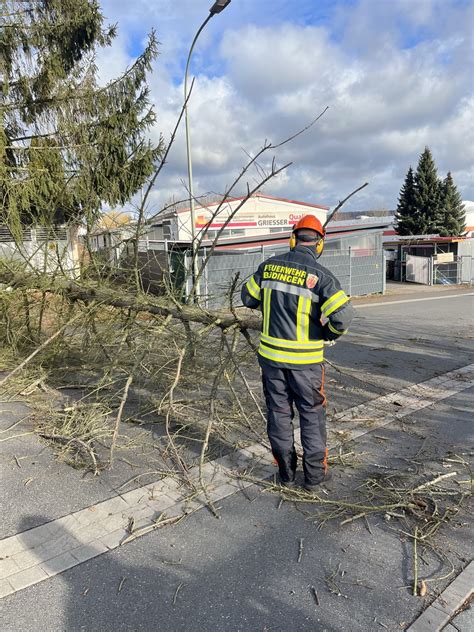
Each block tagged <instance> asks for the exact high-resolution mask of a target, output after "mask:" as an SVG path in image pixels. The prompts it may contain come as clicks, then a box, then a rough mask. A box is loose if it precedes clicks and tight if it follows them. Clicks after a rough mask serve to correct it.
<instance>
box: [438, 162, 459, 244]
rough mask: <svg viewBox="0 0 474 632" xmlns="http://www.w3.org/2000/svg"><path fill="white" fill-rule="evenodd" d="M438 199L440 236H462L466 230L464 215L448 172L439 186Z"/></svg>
mask: <svg viewBox="0 0 474 632" xmlns="http://www.w3.org/2000/svg"><path fill="white" fill-rule="evenodd" d="M440 198H441V200H440V210H441V222H440V226H439V234H440V235H442V236H448V235H454V236H458V235H462V233H463V232H464V231H465V229H466V223H465V221H466V213H465V211H464V205H463V203H462V198H461V195H460V193H459V191H458V190H457V188H456V185H455V184H454V180H453V177H452V175H451V172H448V175H447V176H446V178H445V179H444V181H443V182H442V183H441V184H440Z"/></svg>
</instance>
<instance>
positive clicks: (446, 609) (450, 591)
mask: <svg viewBox="0 0 474 632" xmlns="http://www.w3.org/2000/svg"><path fill="white" fill-rule="evenodd" d="M473 592H474V561H472V562H470V563H469V564H468V565H467V566H466V568H465V569H464V570H463V571H461V573H460V574H459V575H458V576H457V577H456V579H455V580H454V581H452V582H451V584H449V586H448V587H447V588H446V589H445V590H444V591H443V592H442V593H441V595H439V596H438V597H437V598H436V599H435V600H434V601H433V603H432V604H431V605H430V606H428V608H426V610H425V611H424V612H422V613H421V615H420V616H419V617H418V619H416V621H414V622H413V623H412V624H411V626H410V627H409V628H407V629H406V632H438V631H439V630H442V629H443V628H444V626H445V625H447V624H448V623H449V622H450V621H451V619H452V617H453V616H454V615H455V614H456V612H457V610H459V608H460V607H461V606H462V605H463V604H464V603H465V602H466V601H467V600H468V599H469V597H470V596H471V595H472V593H473Z"/></svg>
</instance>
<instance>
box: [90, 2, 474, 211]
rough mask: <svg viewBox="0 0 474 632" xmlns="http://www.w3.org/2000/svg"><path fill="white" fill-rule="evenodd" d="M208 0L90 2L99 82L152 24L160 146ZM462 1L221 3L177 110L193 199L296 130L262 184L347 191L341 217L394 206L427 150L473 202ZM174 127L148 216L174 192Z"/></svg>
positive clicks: (177, 168) (177, 183)
mask: <svg viewBox="0 0 474 632" xmlns="http://www.w3.org/2000/svg"><path fill="white" fill-rule="evenodd" d="M211 4H212V0H154V1H153V2H150V1H149V0H147V1H145V0H135V2H134V3H130V2H128V1H127V2H126V1H124V0H103V1H102V2H101V6H102V8H103V11H104V14H105V15H106V17H107V19H108V21H109V22H117V23H118V27H119V36H118V38H117V40H116V42H115V44H114V46H113V48H112V50H111V51H110V50H108V51H103V52H102V53H101V54H100V55H99V58H98V63H99V68H100V70H101V75H102V78H103V80H104V81H105V80H107V79H109V78H111V77H112V76H114V74H117V73H119V72H120V70H121V69H123V68H124V67H126V66H127V65H128V64H130V63H132V61H133V58H134V57H135V56H136V55H137V54H138V53H139V52H140V50H141V49H142V46H143V42H144V39H145V37H146V33H147V32H148V31H149V30H150V29H151V28H154V29H155V30H156V32H157V36H158V39H159V40H160V42H161V47H160V57H159V58H158V60H157V62H156V64H155V67H154V70H153V73H152V75H151V76H150V85H151V93H152V97H153V102H154V105H155V108H156V113H157V124H156V128H155V129H154V130H153V131H152V138H158V136H159V134H160V133H162V134H163V135H164V137H165V138H167V136H168V135H169V132H170V130H171V129H172V127H173V125H174V121H175V119H176V116H177V113H178V112H179V109H180V106H181V103H182V91H183V85H182V80H183V71H184V63H185V60H186V56H187V52H188V50H189V46H190V43H191V41H192V38H193V36H194V33H195V32H196V30H197V28H198V27H199V25H200V24H201V23H202V21H203V20H204V19H205V18H206V16H207V15H208V11H209V7H210V6H211ZM472 13H473V3H472V2H470V1H469V0H318V1H316V0H298V1H297V0H232V2H231V4H230V5H229V6H228V7H227V8H226V9H225V10H224V11H223V12H222V13H221V14H219V15H217V16H215V17H214V18H212V20H211V21H210V22H209V24H208V25H207V27H206V29H205V31H203V33H202V35H201V37H200V39H199V42H198V45H197V47H196V49H195V53H194V55H193V62H192V73H193V74H194V75H196V84H195V90H194V93H193V95H192V99H191V102H190V104H189V110H190V120H191V129H192V142H193V166H194V180H195V189H196V192H197V193H202V194H204V193H206V192H210V191H216V192H218V191H222V190H223V189H224V187H225V185H226V183H228V182H230V181H232V179H233V177H234V176H235V174H236V173H237V171H238V170H239V169H240V167H241V166H242V164H243V163H244V161H245V152H248V153H252V152H255V151H257V150H258V149H259V147H260V146H261V145H262V143H263V142H264V140H265V139H271V140H274V141H277V140H279V139H281V138H283V137H284V136H285V135H286V134H290V133H292V132H293V131H295V130H296V129H298V128H300V127H303V126H304V125H306V124H307V123H308V121H309V120H311V118H312V117H313V116H314V115H315V114H317V113H318V112H320V111H321V110H322V109H323V108H324V107H325V106H326V105H329V108H330V109H329V111H328V113H327V114H326V115H325V116H324V118H323V119H322V121H321V122H320V123H319V124H318V125H317V126H315V127H314V128H312V129H311V130H310V131H309V132H308V133H307V134H305V135H303V136H302V137H300V138H298V139H297V141H295V142H294V143H292V144H291V145H289V146H285V147H284V148H283V149H282V151H280V152H277V155H276V159H277V161H280V162H285V161H288V160H291V161H292V162H293V165H292V167H291V168H290V169H289V170H288V171H287V172H286V173H285V174H283V175H282V176H281V177H279V178H278V179H277V180H275V181H273V182H271V183H269V184H268V185H267V187H266V188H265V190H266V191H267V192H268V193H271V194H274V195H280V196H282V197H291V198H294V199H301V200H307V201H311V202H315V203H323V204H328V205H333V204H335V203H337V200H338V199H340V198H342V197H344V196H345V195H346V194H347V193H348V192H349V191H351V190H352V189H354V188H355V187H356V186H358V185H359V184H360V183H362V182H364V181H366V180H367V181H369V182H370V186H369V187H368V188H367V189H366V190H364V192H363V194H362V195H360V196H358V197H357V198H356V199H354V201H353V202H352V203H351V205H350V206H349V207H348V208H349V209H352V210H354V209H360V210H364V209H366V210H367V209H370V208H391V209H393V208H395V205H396V200H397V196H398V192H399V189H400V186H401V184H402V181H403V178H404V175H405V173H406V171H407V169H408V167H409V166H410V165H413V166H416V163H417V160H418V156H419V155H420V154H421V152H422V151H423V149H424V147H425V145H428V146H430V148H431V149H432V151H433V154H434V157H435V160H436V162H437V164H438V167H439V172H440V176H444V175H445V174H446V172H447V171H448V170H450V171H452V172H453V175H454V178H455V181H456V183H457V185H458V188H459V189H460V191H461V194H462V196H463V198H464V199H474V191H473V178H472V164H473V161H474V156H473V149H472V148H473V147H474V138H473V119H472V111H473V107H472V106H473V93H472V88H473V79H472V77H473V67H472V61H471V59H472V47H473V42H472V26H473V15H472ZM185 180H186V153H185V145H184V129H182V130H180V133H179V135H178V138H177V140H176V144H175V146H174V148H173V150H172V152H171V155H170V160H169V163H168V165H167V168H166V169H165V172H163V177H162V179H161V182H160V183H158V186H157V188H156V191H155V192H154V196H153V200H154V206H155V208H154V209H153V211H157V210H158V209H159V207H160V205H162V204H164V203H165V202H167V201H168V200H169V199H171V198H173V197H174V198H175V199H180V198H181V197H185V196H186V191H185V185H184V182H185Z"/></svg>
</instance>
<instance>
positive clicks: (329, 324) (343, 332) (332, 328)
mask: <svg viewBox="0 0 474 632" xmlns="http://www.w3.org/2000/svg"><path fill="white" fill-rule="evenodd" d="M328 327H329V330H330V331H332V333H333V334H337V335H338V336H342V335H343V334H345V333H347V329H344V330H343V331H339V329H336V328H335V327H333V326H332V325H331V322H330V321H329V322H328Z"/></svg>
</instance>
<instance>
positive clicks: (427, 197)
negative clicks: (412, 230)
mask: <svg viewBox="0 0 474 632" xmlns="http://www.w3.org/2000/svg"><path fill="white" fill-rule="evenodd" d="M414 206H415V209H416V218H417V221H416V234H419V235H429V234H432V233H437V232H438V227H439V225H440V222H441V215H442V214H441V209H440V188H439V180H438V173H437V169H436V165H435V162H434V160H433V156H432V155H431V151H430V150H429V148H428V147H425V150H424V152H423V153H422V154H421V156H420V159H419V161H418V166H417V169H416V173H415V196H414Z"/></svg>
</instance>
